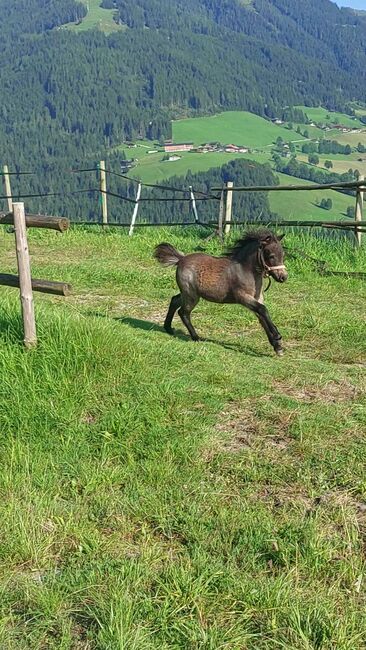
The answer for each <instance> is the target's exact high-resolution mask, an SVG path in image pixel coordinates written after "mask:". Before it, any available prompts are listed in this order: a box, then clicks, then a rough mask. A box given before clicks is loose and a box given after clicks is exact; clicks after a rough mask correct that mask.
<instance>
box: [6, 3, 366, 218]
mask: <svg viewBox="0 0 366 650" xmlns="http://www.w3.org/2000/svg"><path fill="white" fill-rule="evenodd" d="M102 4H103V6H104V7H105V8H111V7H114V8H116V21H118V22H121V23H123V24H124V25H126V26H127V29H125V30H123V31H120V32H116V33H114V34H111V35H110V36H108V37H107V36H106V35H104V34H103V33H102V32H100V31H98V30H94V31H86V32H83V33H80V34H79V33H74V32H71V31H69V30H67V29H66V28H65V27H64V26H65V25H66V23H69V22H72V21H74V22H77V21H80V20H81V19H82V18H83V16H84V15H85V12H86V6H85V5H84V4H82V3H79V2H74V0H57V1H56V0H52V1H46V0H27V1H25V0H14V1H13V2H12V3H9V2H8V0H0V33H1V46H0V79H1V88H2V93H1V100H0V150H1V152H2V155H1V161H2V162H3V163H4V162H6V163H8V164H9V165H10V166H11V167H12V168H13V169H14V167H16V168H17V169H23V170H24V169H26V170H28V169H29V170H35V171H36V174H37V175H36V176H35V177H34V178H33V177H29V179H28V178H24V177H23V179H22V185H21V187H22V189H23V190H28V189H29V190H30V191H38V190H39V189H42V190H44V191H50V192H51V191H52V192H55V191H61V190H62V189H63V188H64V187H65V185H66V186H67V187H68V188H74V189H76V188H78V187H80V186H85V183H84V181H83V180H82V179H78V178H77V177H71V178H69V177H67V178H64V177H63V175H62V173H60V170H62V169H65V170H69V169H70V168H71V167H75V166H77V165H79V164H94V163H95V161H96V160H98V159H99V158H100V157H101V156H102V155H103V156H105V157H108V151H109V148H110V147H112V146H114V145H116V144H118V143H120V142H121V141H122V140H124V139H129V138H134V137H137V136H141V137H148V138H156V139H162V138H165V137H169V136H170V135H171V123H170V120H171V118H172V117H176V116H180V115H187V114H197V113H200V114H202V113H210V112H214V111H219V110H225V109H247V110H250V111H252V112H255V113H257V114H259V115H268V116H269V117H272V116H274V115H276V113H277V112H278V111H280V110H281V109H283V107H284V105H294V104H308V105H316V104H319V103H321V104H323V105H325V106H327V107H328V108H330V109H332V108H338V109H344V108H345V106H346V105H347V102H348V101H349V100H351V99H363V98H364V87H365V81H366V80H365V76H366V66H365V63H366V55H365V43H366V24H365V21H363V20H362V19H361V18H359V17H358V16H357V15H355V14H354V13H352V12H351V11H346V10H339V9H338V8H337V7H336V5H334V4H333V3H331V2H329V0H308V1H307V2H306V3H304V2H302V1H300V0H296V1H295V0H271V1H269V0H252V2H249V3H247V2H245V3H243V2H242V1H241V0H240V1H239V0H184V2H183V0H116V1H115V2H114V1H113V2H112V1H111V0H103V2H102ZM58 204H59V201H58ZM58 204H56V207H57V208H59V205H58ZM73 205H76V202H75V200H74V199H73V200H71V199H70V198H69V197H65V198H64V200H63V206H64V211H67V210H71V209H72V207H73ZM36 207H40V208H41V209H42V205H41V206H39V204H37V206H36Z"/></svg>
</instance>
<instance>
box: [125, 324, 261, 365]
mask: <svg viewBox="0 0 366 650" xmlns="http://www.w3.org/2000/svg"><path fill="white" fill-rule="evenodd" d="M114 320H116V321H118V322H120V323H123V324H124V325H128V326H129V327H132V328H133V329H139V330H143V331H144V332H162V333H163V334H165V335H166V336H169V334H167V332H166V331H165V329H164V327H162V326H161V325H158V324H157V323H153V322H152V321H148V320H141V319H139V318H129V317H123V318H118V317H116V318H114ZM171 337H172V338H176V339H180V340H182V341H186V342H191V337H190V336H189V335H188V334H184V333H183V332H182V331H181V330H177V329H174V334H172V335H171ZM200 342H201V343H213V344H214V345H219V346H220V347H222V348H225V350H232V351H234V352H241V353H243V354H247V355H250V356H253V357H269V356H272V355H271V353H269V354H265V353H263V352H258V351H257V350H254V349H253V348H250V347H248V346H245V348H244V349H243V345H242V344H240V343H226V342H224V341H217V340H215V339H209V338H205V337H202V338H201V339H200V341H199V342H198V343H195V344H196V345H199V343H200Z"/></svg>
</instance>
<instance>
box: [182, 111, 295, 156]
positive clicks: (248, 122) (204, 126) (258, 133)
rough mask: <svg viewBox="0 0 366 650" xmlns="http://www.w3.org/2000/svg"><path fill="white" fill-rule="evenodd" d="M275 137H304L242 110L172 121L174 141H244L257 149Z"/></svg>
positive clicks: (239, 143) (239, 142)
mask: <svg viewBox="0 0 366 650" xmlns="http://www.w3.org/2000/svg"><path fill="white" fill-rule="evenodd" d="M278 137H281V138H283V139H284V140H286V141H302V140H304V138H303V137H302V136H301V135H299V134H298V133H296V132H295V131H290V130H289V129H286V128H284V127H283V126H278V125H276V124H273V123H272V122H268V120H265V119H263V118H262V117H259V116H258V115H254V114H253V113H248V112H246V111H226V112H224V113H219V114H218V115H212V116H210V117H193V118H189V119H184V120H177V121H174V122H173V140H174V142H194V144H196V145H199V144H202V143H206V142H215V141H218V142H222V144H237V145H244V146H245V145H246V146H248V147H251V148H256V149H261V148H263V147H269V146H271V145H272V144H274V143H275V142H276V140H277V138H278Z"/></svg>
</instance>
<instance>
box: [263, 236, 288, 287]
mask: <svg viewBox="0 0 366 650" xmlns="http://www.w3.org/2000/svg"><path fill="white" fill-rule="evenodd" d="M283 238H284V235H279V236H278V237H277V236H276V235H274V234H273V233H272V232H270V231H269V230H268V231H267V232H265V233H261V234H260V237H259V240H258V241H259V260H260V263H261V264H262V266H263V270H264V271H265V273H266V275H270V276H271V277H272V278H273V279H274V280H276V282H285V281H286V280H287V278H288V273H287V270H286V267H285V265H284V262H283V258H284V252H283V248H282V244H281V239H283Z"/></svg>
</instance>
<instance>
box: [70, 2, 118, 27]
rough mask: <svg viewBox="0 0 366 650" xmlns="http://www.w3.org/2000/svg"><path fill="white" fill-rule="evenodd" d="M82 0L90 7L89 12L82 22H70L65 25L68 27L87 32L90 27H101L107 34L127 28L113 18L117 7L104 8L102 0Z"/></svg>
mask: <svg viewBox="0 0 366 650" xmlns="http://www.w3.org/2000/svg"><path fill="white" fill-rule="evenodd" d="M81 2H82V3H83V4H85V5H87V7H88V13H87V15H86V16H85V18H83V20H82V21H81V23H80V24H79V25H77V24H76V23H69V24H68V25H65V28H66V29H70V30H71V31H73V32H85V31H87V30H89V29H100V30H101V31H102V32H104V33H105V34H111V33H112V32H116V31H120V30H121V29H125V27H124V26H123V25H117V23H116V22H115V21H114V20H113V17H114V15H115V13H116V11H115V9H103V7H101V6H100V5H101V0H81Z"/></svg>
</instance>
